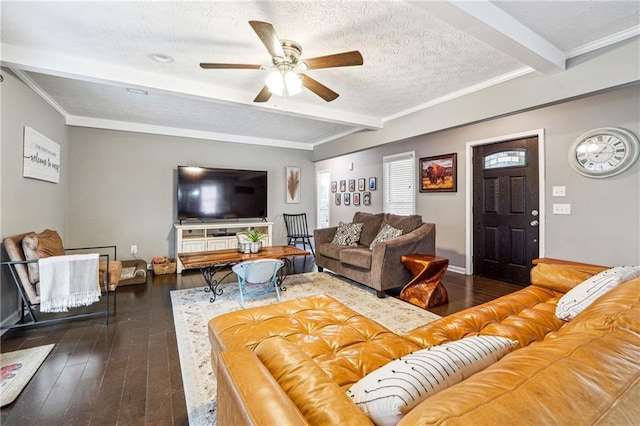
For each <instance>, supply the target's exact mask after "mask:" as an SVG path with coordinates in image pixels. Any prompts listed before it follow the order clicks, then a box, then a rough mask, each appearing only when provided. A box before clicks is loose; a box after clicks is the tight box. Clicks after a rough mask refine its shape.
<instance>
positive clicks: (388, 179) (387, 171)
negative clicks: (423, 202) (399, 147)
mask: <svg viewBox="0 0 640 426" xmlns="http://www.w3.org/2000/svg"><path fill="white" fill-rule="evenodd" d="M415 163H416V162H415V152H404V153H401V154H395V155H388V156H385V157H383V158H382V166H383V169H384V170H383V173H384V174H383V190H384V194H383V195H384V205H383V207H384V211H385V213H393V214H398V215H404V216H406V215H410V214H415V211H416V208H415V190H414V185H415V182H416V177H415V168H416V166H415Z"/></svg>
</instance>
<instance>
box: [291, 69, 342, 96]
mask: <svg viewBox="0 0 640 426" xmlns="http://www.w3.org/2000/svg"><path fill="white" fill-rule="evenodd" d="M299 75H300V76H301V77H302V85H303V86H304V87H306V88H307V89H309V90H311V91H312V92H313V93H315V94H316V95H318V96H320V97H321V98H322V99H324V100H325V101H327V102H331V101H333V100H334V99H336V98H337V97H338V96H340V95H338V94H337V93H336V92H334V91H333V90H331V89H329V88H328V87H327V86H325V85H324V84H322V83H319V82H318V81H316V80H314V79H312V78H311V77H309V76H308V75H306V74H299Z"/></svg>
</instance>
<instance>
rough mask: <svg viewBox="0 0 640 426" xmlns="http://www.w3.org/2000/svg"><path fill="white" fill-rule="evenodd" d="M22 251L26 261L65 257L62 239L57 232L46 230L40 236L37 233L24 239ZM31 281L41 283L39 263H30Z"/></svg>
mask: <svg viewBox="0 0 640 426" xmlns="http://www.w3.org/2000/svg"><path fill="white" fill-rule="evenodd" d="M22 250H23V251H24V258H25V260H38V259H42V258H45V257H50V256H63V255H64V254H65V252H64V246H63V245H62V238H60V235H58V233H57V232H56V231H52V230H51V229H45V230H44V231H42V232H41V233H39V234H36V233H35V232H33V233H31V234H29V235H27V236H25V237H24V238H23V239H22ZM27 266H28V268H27V269H28V270H29V281H31V284H36V283H38V282H39V281H40V271H39V269H38V264H37V263H28V264H27Z"/></svg>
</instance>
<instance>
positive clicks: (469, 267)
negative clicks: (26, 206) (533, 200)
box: [465, 129, 546, 275]
mask: <svg viewBox="0 0 640 426" xmlns="http://www.w3.org/2000/svg"><path fill="white" fill-rule="evenodd" d="M534 136H537V137H538V194H539V200H538V212H539V216H538V222H539V225H538V228H539V235H538V256H539V257H544V254H545V243H546V239H545V234H546V233H545V228H546V226H545V224H546V214H545V212H546V208H545V187H546V178H545V161H544V159H545V152H544V129H535V130H528V131H525V132H520V133H513V134H510V135H503V136H496V137H493V138H489V139H481V140H477V141H472V142H467V144H466V165H465V172H466V178H467V179H466V187H467V188H466V189H467V190H466V222H467V226H466V228H467V229H466V242H465V274H466V275H473V261H472V260H473V259H472V254H473V161H472V160H473V158H472V157H473V148H474V147H476V146H479V145H488V144H491V143H496V142H506V141H509V140H513V139H524V138H530V137H534Z"/></svg>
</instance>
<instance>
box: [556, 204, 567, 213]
mask: <svg viewBox="0 0 640 426" xmlns="http://www.w3.org/2000/svg"><path fill="white" fill-rule="evenodd" d="M553 214H571V204H554V205H553Z"/></svg>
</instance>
